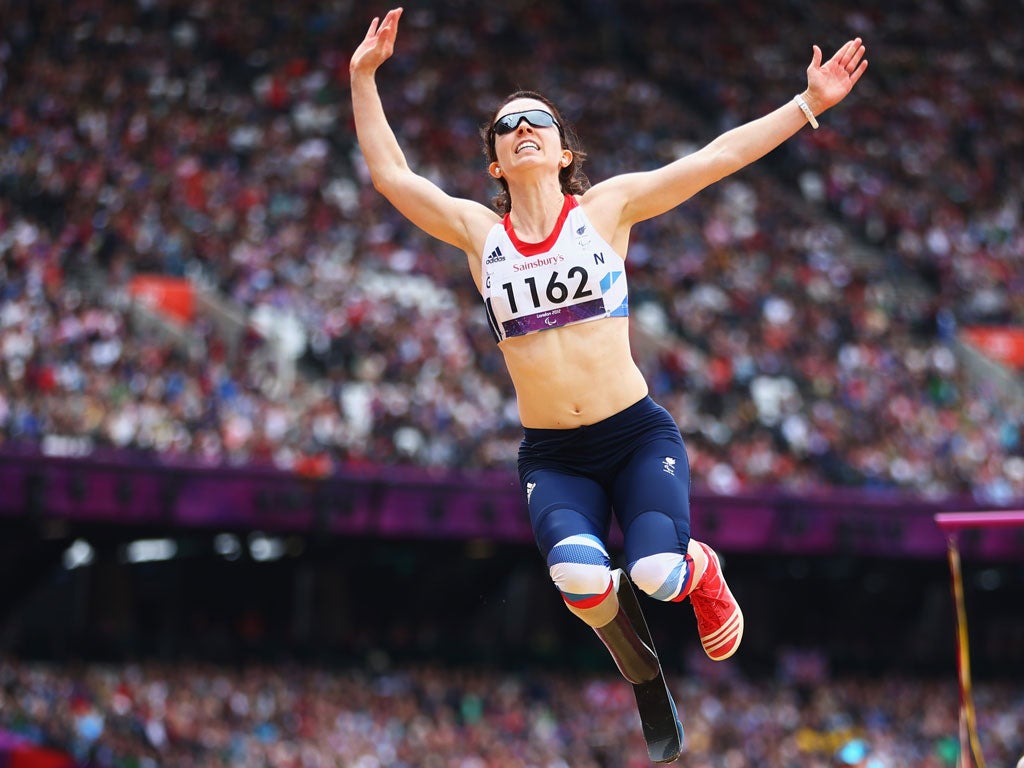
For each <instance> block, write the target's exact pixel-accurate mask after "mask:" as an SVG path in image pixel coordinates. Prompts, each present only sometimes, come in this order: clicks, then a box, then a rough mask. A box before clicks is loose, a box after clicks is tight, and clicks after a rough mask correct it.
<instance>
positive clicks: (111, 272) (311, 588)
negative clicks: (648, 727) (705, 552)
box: [0, 0, 1024, 768]
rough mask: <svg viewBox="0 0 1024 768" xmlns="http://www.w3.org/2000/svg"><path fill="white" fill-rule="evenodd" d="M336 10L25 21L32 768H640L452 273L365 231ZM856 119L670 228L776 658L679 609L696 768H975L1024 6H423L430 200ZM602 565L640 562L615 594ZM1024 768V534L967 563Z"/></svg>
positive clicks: (11, 338) (405, 40) (21, 208)
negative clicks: (543, 539) (557, 587)
mask: <svg viewBox="0 0 1024 768" xmlns="http://www.w3.org/2000/svg"><path fill="white" fill-rule="evenodd" d="M387 10H388V9H387V8H386V7H379V8H376V7H372V6H370V5H367V4H365V3H357V2H350V1H346V0H333V1H332V0H324V1H322V2H313V1H312V0H292V1H291V2H289V3H286V4H280V3H270V2H264V0H251V1H250V2H248V3H245V4H243V5H234V4H224V3H217V2H211V1H210V0H66V1H60V2H58V1H57V0H47V1H40V2H32V3H27V2H20V1H19V0H0V554H2V557H0V766H5V767H7V766H10V767H11V768H13V767H14V766H19V767H20V768H25V767H26V766H54V767H59V766H77V767H81V766H87V765H88V766H138V767H139V768H142V767H146V768H148V767H150V766H243V765H244V766H275V767H276V766H289V767H290V766H296V767H301V768H318V767H319V766H345V767H349V766H351V767H352V768H375V767H377V766H395V767H399V768H401V767H407V766H408V767H411V766H431V767H433V766H455V767H457V768H492V767H494V768H497V767H499V766H500V767H502V768H504V767H509V768H515V767H518V766H542V767H544V768H561V767H562V766H572V767H573V768H576V767H577V766H581V767H584V768H589V767H590V766H601V767H602V768H604V767H607V768H612V767H615V768H619V767H622V766H625V767H626V768H631V767H632V766H642V765H648V764H649V763H648V761H647V757H646V750H645V748H644V745H643V742H642V739H641V738H640V725H639V719H638V717H637V715H636V711H635V705H634V703H633V700H632V693H631V691H630V688H629V686H628V684H626V683H625V682H624V681H622V679H621V678H620V677H619V676H618V675H617V673H616V672H615V670H614V667H613V665H612V664H611V661H610V659H609V658H607V654H606V652H605V651H604V649H603V647H602V646H601V645H600V643H599V642H598V641H597V639H596V638H595V637H594V635H593V633H592V632H591V631H590V630H589V629H587V628H586V627H584V626H583V625H582V624H581V623H580V622H579V621H578V620H576V619H575V618H574V617H572V616H571V615H570V614H569V613H568V612H567V611H566V610H565V608H564V607H563V606H562V604H561V601H560V599H559V598H558V596H557V594H556V592H555V591H554V588H553V587H552V586H551V584H550V581H549V579H548V577H547V574H546V571H545V568H544V566H543V563H542V562H541V560H540V558H539V556H538V554H537V551H536V549H535V547H534V546H533V544H532V542H531V539H530V533H529V528H528V523H527V520H526V517H525V509H524V506H523V502H522V499H521V498H520V495H519V491H518V483H517V481H516V478H515V473H514V461H515V456H516V450H517V447H518V441H519V438H520V435H521V429H520V427H519V422H518V417H517V413H516V407H515V399H514V394H513V392H512V389H511V385H510V382H509V380H508V378H507V375H506V373H505V371H504V368H503V364H502V361H501V359H500V354H499V353H498V352H497V350H496V348H495V346H494V343H493V341H492V339H491V335H490V332H489V330H488V328H487V323H486V320H485V317H484V313H483V312H482V311H481V308H480V303H479V297H478V296H477V295H476V293H475V289H474V288H473V285H472V281H471V280H470V279H469V276H468V273H467V271H466V264H465V257H464V255H463V254H461V253H459V252H457V251H455V250H453V249H451V248H450V247H448V246H446V245H444V244H441V243H439V242H437V241H433V240H431V239H430V238H429V237H427V236H426V235H424V234H422V233H421V232H419V231H417V230H415V229H414V228H412V227H411V226H410V225H408V224H407V223H406V222H405V221H404V220H403V219H402V218H401V217H400V216H399V215H398V214H397V212H396V211H395V210H394V209H393V208H391V207H390V205H389V204H388V203H387V202H386V201H385V200H384V199H383V198H382V197H381V196H380V195H378V194H377V193H376V192H375V191H374V190H373V188H372V186H371V184H370V183H369V179H368V175H367V173H366V170H365V167H364V165H363V162H362V158H361V156H360V153H359V148H358V146H357V144H356V141H355V135H354V132H353V128H352V121H351V107H350V102H349V95H348V68H347V67H348V57H349V55H350V54H351V52H352V50H354V48H355V46H356V45H358V42H359V41H360V40H361V39H362V37H363V35H364V34H365V31H366V28H367V26H368V25H369V22H370V20H371V19H372V17H373V16H374V15H380V16H382V15H383V14H384V13H385V12H386V11H387ZM853 36H861V37H863V39H864V40H865V42H866V44H867V47H868V58H869V60H870V66H869V69H868V71H867V73H866V75H865V77H864V78H863V79H862V80H861V82H860V83H859V84H858V86H857V88H856V89H855V91H854V92H853V94H852V95H851V96H850V97H849V98H848V99H847V100H845V101H844V102H843V103H842V104H840V105H839V106H838V107H836V108H835V109H834V110H832V111H831V112H829V113H826V114H825V115H824V116H822V117H821V118H820V122H821V124H822V126H821V128H820V129H819V130H817V131H812V130H810V129H809V128H807V129H804V130H803V131H801V132H800V133H799V134H798V135H797V136H795V137H794V138H793V139H791V140H790V141H789V142H787V144H786V145H785V146H783V147H781V148H779V149H778V150H776V151H775V152H773V153H772V154H770V155H769V156H768V157H766V158H764V159H763V160H762V161H760V162H758V163H757V164H756V165H755V166H752V167H750V168H748V169H745V170H744V171H742V172H741V173H739V174H737V175H735V176H734V177H731V178H729V179H727V180H725V181H723V182H720V183H719V184H717V185H715V186H714V187H712V188H709V189H707V190H705V191H703V192H702V193H700V194H699V195H698V196H697V197H695V198H694V199H693V200H691V201H688V202H687V203H686V204H684V205H683V206H681V207H680V208H678V209H677V210H675V211H672V212H670V213H668V214H666V215H664V216H662V217H660V218H658V219H656V220H653V221H650V222H645V223H644V224H642V225H640V226H638V227H636V228H635V229H634V233H633V242H632V245H631V250H630V254H629V260H628V262H627V266H628V269H629V270H630V273H629V277H630V284H631V293H632V300H631V304H632V308H631V309H632V312H631V314H632V318H633V324H632V328H633V345H634V353H635V356H636V358H637V361H638V363H639V364H640V365H641V367H642V369H643V370H644V372H645V374H646V375H647V377H648V380H649V382H650V384H651V389H652V395H653V396H654V397H655V399H656V400H658V401H659V402H661V403H662V404H663V405H665V407H667V408H668V409H669V410H670V412H671V413H672V414H673V416H674V417H675V419H676V420H677V422H678V423H679V426H680V429H681V430H682V432H683V436H684V438H685V440H686V442H687V447H688V451H689V455H690V460H691V466H692V472H693V482H694V493H693V527H694V532H695V534H696V535H698V536H699V537H700V538H702V539H706V540H707V541H709V542H710V543H711V544H712V545H714V546H715V547H716V548H717V549H718V550H719V551H720V552H721V553H722V555H723V560H724V565H725V568H726V572H727V574H728V578H729V581H730V585H731V586H732V588H733V591H734V592H735V593H736V595H737V598H738V599H739V600H740V602H741V604H742V605H743V608H744V612H745V614H746V622H747V629H746V636H745V638H744V643H743V647H742V649H741V651H740V652H739V654H738V655H737V656H736V657H734V659H732V660H730V661H729V662H727V663H725V664H712V663H710V662H707V661H706V660H705V659H704V657H703V654H702V652H701V651H700V646H699V643H698V641H697V635H696V627H695V622H694V619H693V616H692V611H691V610H690V609H689V607H688V606H687V605H685V604H684V605H663V604H659V603H655V602H654V601H650V600H647V601H645V602H644V607H645V611H646V612H647V616H648V621H649V624H650V625H651V629H652V632H653V633H654V637H655V640H656V643H657V645H658V649H659V652H660V656H661V658H662V660H663V665H664V666H665V668H666V671H667V672H668V674H669V677H670V682H671V684H672V686H673V689H674V691H675V692H676V698H677V701H678V703H679V707H680V712H681V717H682V720H683V723H684V727H685V728H686V731H687V745H688V746H687V752H686V753H685V755H684V757H683V760H682V763H685V764H687V765H689V766H693V767H694V768H711V767H714V768H740V767H742V766H763V767H767V766H780V767H782V768H818V767H821V766H838V765H860V766H872V768H880V767H881V768H904V767H907V768H911V767H912V768H921V767H922V766H924V767H925V768H938V767H944V766H955V765H957V764H958V759H959V755H960V747H959V737H960V733H959V728H958V702H959V695H958V683H957V670H956V635H955V627H956V622H955V615H954V609H953V600H952V596H951V590H950V580H949V569H948V566H947V562H946V541H945V539H944V538H943V536H942V534H941V533H940V531H939V530H938V528H937V527H936V525H935V524H934V521H933V515H934V514H935V513H937V512H942V511H953V510H956V511H960V510H966V511H970V510H1013V509H1022V508H1024V446H1022V439H1024V428H1022V424H1024V373H1022V372H1024V226H1022V213H1024V183H1022V179H1024V119H1022V118H1024V115H1022V112H1024V71H1022V68H1024V65H1022V64H1021V59H1020V53H1021V51H1024V3H1022V2H1020V1H1019V0H1006V1H1004V2H994V1H993V2H986V0H945V1H940V0H934V1H932V2H903V1H902V0H887V1H886V2H881V0H867V1H866V2H862V3H858V4H856V7H854V6H852V5H845V4H841V3H837V2H817V3H810V2H796V1H794V2H787V3H777V4H771V5H768V4H762V3H755V2H749V1H748V0H738V2H733V3H729V4H721V3H714V2H711V1H710V0H705V1H703V2H696V1H691V0H632V2H630V3H622V2H618V1H617V0H566V1H565V2H562V3H541V2H533V1H532V0H509V2H505V3H503V4H501V5H500V6H497V7H489V6H488V5H487V4H480V3H471V2H468V1H467V2H462V1H458V0H453V1H450V2H442V1H441V0H436V1H435V2H426V1H424V2H418V1H415V0H414V1H413V2H409V3H407V4H406V6H405V13H404V15H403V18H402V21H401V29H400V33H399V38H398V44H397V49H396V52H395V55H394V57H393V58H392V59H391V60H390V61H389V62H387V63H386V64H385V65H384V67H383V68H382V69H381V70H380V72H379V73H378V85H379V87H380V90H381V95H382V98H383V100H384V103H385V107H386V109H387V111H388V114H389V117H390V119H391V123H392V126H393V127H394V129H395V132H396V134H397V135H398V137H399V140H400V142H401V143H402V146H403V148H404V149H405V151H406V154H407V156H408V159H409V162H410V164H411V165H412V166H413V167H414V168H415V169H417V170H418V171H419V172H421V173H423V174H425V175H427V176H429V177H430V178H431V179H433V180H435V181H436V182H437V183H438V184H439V185H440V186H441V187H443V188H444V189H445V190H446V191H448V192H450V193H451V194H454V195H458V196H461V197H468V198H472V199H476V200H479V201H481V202H486V201H488V200H489V198H490V197H491V196H492V195H493V194H494V193H495V192H496V188H495V187H494V186H493V184H492V181H491V180H490V179H489V177H488V176H487V174H486V165H485V157H484V154H483V148H482V143H481V141H480V138H479V129H480V127H481V125H482V124H483V123H484V122H485V121H486V120H487V119H488V118H489V117H490V115H491V114H492V111H493V109H494V107H495V105H496V104H497V103H498V102H499V101H500V100H501V99H502V98H503V97H504V96H505V95H506V94H508V93H510V92H512V91H514V90H516V89H519V88H529V89H534V90H539V91H541V92H543V93H544V94H546V95H548V96H549V97H550V98H552V99H553V100H554V101H555V103H557V104H558V105H559V108H560V110H561V111H562V113H563V115H564V116H565V117H566V118H567V119H568V120H569V121H570V122H572V123H573V124H574V126H575V128H576V130H577V132H578V133H579V135H580V137H581V139H582V142H583V146H584V148H585V149H586V151H587V153H588V160H587V163H586V165H585V170H586V172H587V173H588V175H589V177H590V178H591V180H592V181H594V182H596V181H600V180H601V179H603V178H606V177H608V176H610V175H613V174H615V173H620V172H623V171H631V170H641V169H646V168H651V167H655V166H658V165H661V164H664V163H667V162H670V161H671V160H673V159H675V158H676V157H679V156H681V155H683V154H685V153H687V152H690V151H692V150H694V149H696V148H698V147H699V146H701V145H702V144H704V143H706V142H707V141H710V140H711V139H712V138H714V137H715V136H716V135H718V134H719V133H721V132H722V131H724V130H726V129H728V128H730V127H732V126H734V125H736V124H738V123H740V122H743V121H745V120H748V119H751V118H754V117H757V116H760V115H761V114H763V113H765V112H768V111H770V110H772V109H774V108H775V107H777V106H779V105H780V104H782V103H784V102H785V101H787V100H788V99H790V98H792V95H793V94H794V93H797V92H799V91H801V90H802V89H803V88H804V87H805V84H806V75H805V69H806V67H807V65H808V63H809V61H810V57H811V45H812V44H817V45H819V46H820V47H821V48H822V49H823V50H824V51H825V55H826V56H828V55H830V54H831V52H832V51H834V50H835V49H836V48H837V47H838V46H839V45H841V44H842V43H843V42H844V41H845V40H847V39H849V38H850V37H853ZM616 544H617V539H615V538H613V541H612V551H613V556H616V555H617V550H616V549H615V546H616ZM958 544H959V546H960V551H961V553H962V555H963V566H964V588H965V594H966V605H967V611H968V617H969V628H970V649H971V662H972V672H973V676H974V683H975V685H974V689H973V691H972V694H973V699H974V701H975V703H976V706H977V710H978V726H979V732H980V736H981V738H980V742H981V746H982V748H983V752H984V756H985V757H986V758H987V762H988V764H989V765H992V766H996V767H997V768H998V767H999V766H1013V765H1015V764H1016V761H1017V759H1018V758H1019V757H1020V756H1021V754H1022V753H1024V726H1022V723H1024V609H1022V606H1024V529H1015V528H1003V529H999V530H992V529H984V530H981V529H976V530H970V531H965V532H963V533H962V534H960V535H959V536H958Z"/></svg>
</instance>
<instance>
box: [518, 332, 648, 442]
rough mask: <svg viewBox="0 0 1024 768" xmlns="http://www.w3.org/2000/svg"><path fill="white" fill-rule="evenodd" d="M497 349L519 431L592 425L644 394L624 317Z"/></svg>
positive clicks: (536, 335) (539, 335)
mask: <svg viewBox="0 0 1024 768" xmlns="http://www.w3.org/2000/svg"><path fill="white" fill-rule="evenodd" d="M499 348H500V349H501V352H502V354H503V355H504V356H505V364H506V365H507V366H508V371H509V374H510V375H511V376H512V383H513V385H514V386H515V389H516V396H517V398H518V401H519V418H520V419H521V420H522V423H523V426H524V427H531V428H534V429H571V428H573V427H580V426H583V425H585V424H595V423H597V422H599V421H601V420H603V419H606V418H608V417H609V416H613V415H614V414H616V413H618V412H619V411H622V410H624V409H626V408H628V407H629V406H631V405H633V404H634V403H636V402H638V401H639V400H641V399H643V397H644V396H646V395H647V382H646V381H645V380H644V377H643V374H642V373H641V372H640V369H639V368H637V366H636V363H635V362H634V361H633V356H632V353H631V351H630V346H629V319H628V318H625V317H609V318H604V319H601V320H594V321H592V322H589V323H579V324H576V325H567V326H564V327H562V328H553V329H551V330H547V331H539V332H537V333H531V334H527V335H526V336H516V337H513V338H509V339H505V340H504V341H502V342H501V344H500V345H499Z"/></svg>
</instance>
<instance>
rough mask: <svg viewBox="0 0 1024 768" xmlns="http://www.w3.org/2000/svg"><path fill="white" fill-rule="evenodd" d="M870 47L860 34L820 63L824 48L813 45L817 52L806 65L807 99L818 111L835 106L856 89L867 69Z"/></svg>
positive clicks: (816, 111) (815, 110)
mask: <svg viewBox="0 0 1024 768" xmlns="http://www.w3.org/2000/svg"><path fill="white" fill-rule="evenodd" d="M866 52H867V48H865V47H864V43H862V42H861V39H860V38H859V37H857V38H854V39H853V40H848V41H847V42H846V43H845V44H844V45H843V46H842V47H841V48H840V49H839V50H838V51H836V52H835V55H833V56H832V58H831V59H829V60H828V61H826V62H825V63H824V64H822V63H821V48H819V47H818V46H816V45H815V46H814V55H813V56H812V57H811V63H810V65H809V66H808V67H807V101H808V103H810V104H811V108H812V109H813V110H814V112H815V114H817V113H819V112H824V111H825V110H826V109H828V108H829V107H832V106H835V105H836V104H838V103H839V102H840V101H842V100H843V99H844V98H846V94H848V93H849V92H850V91H851V90H853V86H854V85H856V84H857V81H858V80H860V76H861V75H863V74H864V71H865V70H866V69H867V68H868V60H867V59H865V58H864V54H865V53H866Z"/></svg>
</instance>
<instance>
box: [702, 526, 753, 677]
mask: <svg viewBox="0 0 1024 768" xmlns="http://www.w3.org/2000/svg"><path fill="white" fill-rule="evenodd" d="M697 543H698V544H700V546H701V549H703V550H704V554H705V555H707V556H708V567H707V569H706V570H705V571H704V575H703V576H702V577H701V580H700V583H699V584H697V586H696V588H695V589H694V590H693V591H692V592H691V593H690V603H692V605H693V612H694V614H696V616H697V632H698V633H699V634H700V644H701V645H703V646H704V652H705V653H706V654H707V655H708V656H709V657H710V658H711V659H713V660H714V661H724V660H725V659H728V658H729V657H730V656H732V655H733V654H734V653H736V650H737V649H738V648H739V647H740V640H741V639H742V638H743V611H741V610H740V606H739V603H737V602H736V598H735V597H733V596H732V592H730V591H729V585H728V584H726V583H725V577H723V576H722V564H721V563H720V562H719V561H718V555H716V554H715V551H714V550H713V549H711V547H709V546H708V545H707V544H704V543H703V542H697Z"/></svg>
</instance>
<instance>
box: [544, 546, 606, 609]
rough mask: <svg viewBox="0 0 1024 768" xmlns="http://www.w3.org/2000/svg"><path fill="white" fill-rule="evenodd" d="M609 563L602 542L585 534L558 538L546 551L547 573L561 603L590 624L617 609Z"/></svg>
mask: <svg viewBox="0 0 1024 768" xmlns="http://www.w3.org/2000/svg"><path fill="white" fill-rule="evenodd" d="M609 564H610V560H609V557H608V551H607V550H606V549H605V548H604V544H602V543H601V540H600V539H598V538H597V537H596V536H591V535H589V534H578V535H575V536H569V537H568V538H565V539H562V540H561V541H560V542H558V543H557V544H555V546H553V547H552V548H551V551H550V552H549V553H548V573H549V574H550V575H551V580H552V581H553V582H554V583H555V586H556V587H557V588H558V591H559V592H561V593H562V598H563V599H564V600H565V604H566V605H567V606H568V607H569V610H570V611H572V612H573V613H575V614H576V615H577V616H579V617H580V618H581V619H583V621H585V622H586V623H587V624H589V625H591V626H601V625H602V624H604V623H606V622H607V621H609V619H610V618H611V616H614V615H615V611H616V610H617V609H618V601H617V600H616V599H615V598H614V595H615V591H614V590H613V589H612V577H611V568H610V565H609ZM609 598H611V599H609Z"/></svg>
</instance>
